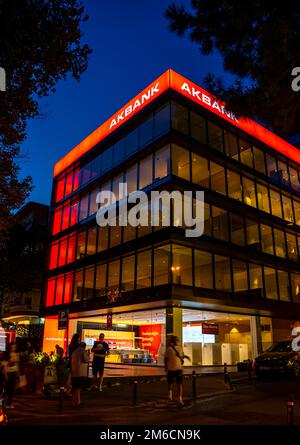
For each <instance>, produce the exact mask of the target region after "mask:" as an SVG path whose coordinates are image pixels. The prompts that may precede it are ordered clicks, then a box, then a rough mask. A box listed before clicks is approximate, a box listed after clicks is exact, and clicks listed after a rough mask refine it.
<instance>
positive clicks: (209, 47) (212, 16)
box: [165, 0, 300, 137]
mask: <svg viewBox="0 0 300 445" xmlns="http://www.w3.org/2000/svg"><path fill="white" fill-rule="evenodd" d="M299 6H300V2H299V0H286V1H285V2H276V1H273V0H244V1H240V0H192V1H191V8H190V9H189V10H188V9H187V8H186V7H185V6H179V7H178V6H176V5H175V4H174V3H172V4H170V5H169V7H168V9H167V10H166V13H165V15H166V18H167V19H168V21H169V27H170V30H171V31H173V32H175V33H177V35H179V36H184V35H185V34H188V37H189V38H190V39H191V40H192V41H193V42H195V43H196V44H197V45H199V49H200V51H201V53H202V54H203V55H208V54H211V53H213V52H216V51H217V52H219V54H220V55H221V56H222V58H223V65H224V70H225V71H227V72H229V73H231V74H232V75H233V76H234V78H235V80H234V81H233V82H232V84H231V85H229V86H226V85H224V82H223V81H222V79H220V78H218V77H216V76H215V75H213V74H211V73H209V74H208V75H207V76H206V78H205V80H204V82H205V86H206V88H208V89H209V90H210V91H211V92H212V93H213V94H214V95H216V96H217V97H219V98H220V99H222V100H224V101H225V102H226V103H227V106H228V107H229V108H231V109H232V111H233V112H235V114H237V115H240V116H246V117H251V118H253V119H256V120H259V121H261V122H263V123H264V124H265V125H266V126H268V127H269V128H271V129H272V130H273V131H274V132H276V133H278V134H279V135H281V136H282V137H287V136H289V135H293V134H296V133H299V120H300V93H296V92H294V91H293V90H292V88H291V83H292V77H291V72H292V69H293V68H294V67H295V66H300V53H299V44H300V7H299Z"/></svg>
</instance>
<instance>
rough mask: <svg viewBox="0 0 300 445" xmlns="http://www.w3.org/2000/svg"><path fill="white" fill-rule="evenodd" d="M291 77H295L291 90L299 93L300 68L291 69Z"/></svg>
mask: <svg viewBox="0 0 300 445" xmlns="http://www.w3.org/2000/svg"><path fill="white" fill-rule="evenodd" d="M292 76H293V77H295V78H294V79H293V80H292V90H293V91H295V93H298V92H299V91H300V66H296V67H295V68H293V70H292Z"/></svg>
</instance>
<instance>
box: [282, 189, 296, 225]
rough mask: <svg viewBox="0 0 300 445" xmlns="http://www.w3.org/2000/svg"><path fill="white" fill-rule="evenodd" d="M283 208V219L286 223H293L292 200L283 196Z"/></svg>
mask: <svg viewBox="0 0 300 445" xmlns="http://www.w3.org/2000/svg"><path fill="white" fill-rule="evenodd" d="M282 206H283V217H284V219H285V220H286V221H290V222H293V221H294V217H293V207H292V200H291V198H288V197H287V196H286V195H282Z"/></svg>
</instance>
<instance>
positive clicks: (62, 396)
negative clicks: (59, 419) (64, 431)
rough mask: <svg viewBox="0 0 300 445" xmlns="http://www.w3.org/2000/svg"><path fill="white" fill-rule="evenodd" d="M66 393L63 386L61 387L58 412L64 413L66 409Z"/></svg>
mask: <svg viewBox="0 0 300 445" xmlns="http://www.w3.org/2000/svg"><path fill="white" fill-rule="evenodd" d="M64 393H65V388H64V387H63V386H61V387H60V388H59V399H58V412H59V413H62V412H63V407H64Z"/></svg>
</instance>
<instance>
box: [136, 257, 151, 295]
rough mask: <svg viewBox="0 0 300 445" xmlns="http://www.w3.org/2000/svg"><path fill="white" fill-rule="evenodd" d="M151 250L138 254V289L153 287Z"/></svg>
mask: <svg viewBox="0 0 300 445" xmlns="http://www.w3.org/2000/svg"><path fill="white" fill-rule="evenodd" d="M151 256H152V255H151V250H148V251H146V252H140V253H138V254H137V280H136V286H137V289H141V288H143V287H151Z"/></svg>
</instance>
